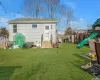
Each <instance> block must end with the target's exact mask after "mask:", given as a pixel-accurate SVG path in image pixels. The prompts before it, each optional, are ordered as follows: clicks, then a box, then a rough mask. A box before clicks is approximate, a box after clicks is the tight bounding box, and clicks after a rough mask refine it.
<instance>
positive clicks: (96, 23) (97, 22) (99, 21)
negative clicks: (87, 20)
mask: <svg viewBox="0 0 100 80" xmlns="http://www.w3.org/2000/svg"><path fill="white" fill-rule="evenodd" d="M97 25H99V26H100V18H99V19H97V20H96V22H95V23H94V24H93V25H92V26H93V27H96V26H97Z"/></svg>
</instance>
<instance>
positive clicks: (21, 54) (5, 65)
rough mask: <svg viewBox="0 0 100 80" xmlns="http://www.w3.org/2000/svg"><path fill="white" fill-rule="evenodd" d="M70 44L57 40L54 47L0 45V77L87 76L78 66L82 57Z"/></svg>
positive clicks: (86, 79)
mask: <svg viewBox="0 0 100 80" xmlns="http://www.w3.org/2000/svg"><path fill="white" fill-rule="evenodd" d="M88 52H89V48H87V47H83V48H82V49H77V48H76V45H74V44H61V45H60V48H58V49H16V50H4V49H0V80H91V78H92V76H91V75H90V74H88V73H87V72H84V71H83V70H82V69H80V66H81V65H82V64H84V62H85V59H84V58H83V57H81V54H82V53H88Z"/></svg>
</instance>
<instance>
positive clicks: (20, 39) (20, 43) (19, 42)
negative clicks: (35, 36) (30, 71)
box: [13, 33, 25, 48]
mask: <svg viewBox="0 0 100 80" xmlns="http://www.w3.org/2000/svg"><path fill="white" fill-rule="evenodd" d="M24 43H25V37H24V35H22V34H21V33H17V34H16V35H15V36H14V41H13V44H14V45H18V47H19V48H22V47H23V45H24Z"/></svg>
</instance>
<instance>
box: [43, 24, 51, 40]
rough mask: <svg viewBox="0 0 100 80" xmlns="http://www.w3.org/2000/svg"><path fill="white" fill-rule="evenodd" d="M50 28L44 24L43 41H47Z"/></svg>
mask: <svg viewBox="0 0 100 80" xmlns="http://www.w3.org/2000/svg"><path fill="white" fill-rule="evenodd" d="M49 32H50V29H49V26H45V29H44V41H49V40H50V33H49Z"/></svg>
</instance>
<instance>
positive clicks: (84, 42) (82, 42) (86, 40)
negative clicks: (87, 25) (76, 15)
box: [77, 33, 98, 48]
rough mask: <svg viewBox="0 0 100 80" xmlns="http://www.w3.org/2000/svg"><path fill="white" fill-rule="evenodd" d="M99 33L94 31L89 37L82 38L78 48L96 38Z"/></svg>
mask: <svg viewBox="0 0 100 80" xmlns="http://www.w3.org/2000/svg"><path fill="white" fill-rule="evenodd" d="M97 35H98V33H92V34H91V35H90V36H89V37H88V38H85V39H84V40H82V41H81V42H80V43H79V44H78V45H77V48H82V47H83V46H84V44H86V43H87V42H88V41H89V40H90V39H93V38H95V37H96V36H97Z"/></svg>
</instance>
